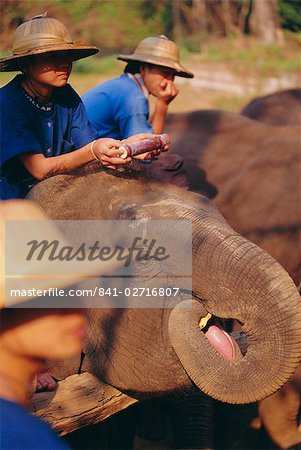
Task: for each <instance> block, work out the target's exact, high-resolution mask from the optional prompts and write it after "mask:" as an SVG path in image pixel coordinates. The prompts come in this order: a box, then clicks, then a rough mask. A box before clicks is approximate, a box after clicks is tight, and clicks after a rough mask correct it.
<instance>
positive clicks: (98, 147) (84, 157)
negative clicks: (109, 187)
mask: <svg viewBox="0 0 301 450" xmlns="http://www.w3.org/2000/svg"><path fill="white" fill-rule="evenodd" d="M120 145H121V142H120V141H117V140H115V139H108V138H104V139H97V140H95V141H94V143H93V152H94V154H95V156H94V155H93V153H92V151H91V148H92V143H89V144H87V145H85V146H84V147H82V148H80V149H78V150H74V151H73V152H70V153H66V154H63V155H59V156H53V157H50V158H46V157H45V156H44V155H43V154H41V153H39V154H34V153H26V154H22V155H20V160H21V162H22V163H23V164H24V166H25V167H26V169H27V170H28V172H30V173H31V175H32V176H33V177H35V178H36V179H37V180H43V179H45V178H47V177H50V176H53V175H58V174H62V173H69V172H71V171H72V170H75V169H78V168H79V167H82V166H83V165H85V164H87V163H89V162H91V161H93V160H94V159H97V160H99V161H100V162H101V164H102V165H103V166H105V167H110V166H111V167H115V165H118V164H126V163H128V162H129V161H130V160H131V158H127V159H121V158H119V157H118V156H117V155H118V154H119V153H118V148H116V147H118V146H120ZM95 157H96V158H95Z"/></svg>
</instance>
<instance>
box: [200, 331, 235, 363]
mask: <svg viewBox="0 0 301 450" xmlns="http://www.w3.org/2000/svg"><path fill="white" fill-rule="evenodd" d="M205 336H206V338H207V339H208V340H209V342H210V343H211V344H212V345H213V347H215V348H216V350H217V351H218V352H219V353H220V354H221V355H223V357H224V358H226V359H228V360H229V361H234V360H235V348H234V345H233V342H232V340H231V338H230V336H229V335H228V334H227V333H226V332H225V331H224V330H222V329H221V328H219V327H217V326H216V325H212V326H211V327H209V329H208V331H207V332H206V333H205Z"/></svg>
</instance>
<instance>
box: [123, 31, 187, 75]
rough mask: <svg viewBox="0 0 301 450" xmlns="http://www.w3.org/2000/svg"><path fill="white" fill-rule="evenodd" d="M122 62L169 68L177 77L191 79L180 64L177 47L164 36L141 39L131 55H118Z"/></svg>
mask: <svg viewBox="0 0 301 450" xmlns="http://www.w3.org/2000/svg"><path fill="white" fill-rule="evenodd" d="M117 59H121V60H122V61H139V62H145V63H149V64H155V65H156V66H163V67H169V68H170V69H174V70H175V71H176V75H178V76H179V77H185V78H193V73H192V72H190V71H189V70H188V69H186V68H185V67H184V66H182V65H181V63H180V53H179V49H178V46H177V45H176V44H175V43H174V42H173V41H171V40H169V39H168V38H167V37H166V36H163V35H161V36H157V37H148V38H145V39H143V40H142V41H141V42H140V44H139V45H138V46H137V47H136V49H135V51H134V53H132V54H131V55H118V56H117Z"/></svg>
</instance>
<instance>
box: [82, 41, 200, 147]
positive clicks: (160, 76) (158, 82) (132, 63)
mask: <svg viewBox="0 0 301 450" xmlns="http://www.w3.org/2000/svg"><path fill="white" fill-rule="evenodd" d="M118 59H121V60H123V61H127V62H128V64H127V66H126V68H125V73H124V74H123V75H121V77H120V78H115V79H114V80H110V81H107V82H106V83H103V84H101V85H99V86H96V87H94V88H93V89H91V90H90V91H88V92H87V93H86V94H84V95H83V97H82V100H83V102H84V105H85V106H86V109H87V113H88V117H89V120H90V122H91V123H92V125H93V126H94V128H95V129H96V130H97V136H98V137H113V138H115V139H125V138H127V137H129V136H131V135H132V134H136V133H143V132H150V133H151V132H154V133H162V131H163V128H164V122H165V117H166V114H167V110H168V105H169V103H170V102H171V101H172V100H173V99H174V98H175V97H176V95H177V93H178V90H177V88H176V86H175V85H174V78H175V76H180V77H186V78H192V77H193V74H192V73H191V72H190V71H189V70H187V69H186V68H185V67H183V66H182V65H181V64H180V62H179V49H178V47H177V45H176V44H175V43H174V42H173V41H171V40H169V39H167V38H166V37H165V36H158V37H149V38H146V39H143V41H141V42H140V44H139V45H138V47H137V48H136V50H135V51H134V53H133V54H131V55H119V56H118ZM149 95H153V96H154V97H156V105H155V110H154V114H153V115H152V117H151V118H150V117H149V104H148V96H149Z"/></svg>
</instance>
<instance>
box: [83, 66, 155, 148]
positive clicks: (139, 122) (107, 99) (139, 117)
mask: <svg viewBox="0 0 301 450" xmlns="http://www.w3.org/2000/svg"><path fill="white" fill-rule="evenodd" d="M82 100H83V102H84V105H85V107H86V110H87V113H88V118H89V120H90V122H91V123H92V125H93V126H94V128H95V129H96V130H97V133H98V137H111V138H113V139H120V140H122V139H126V138H128V137H129V136H132V135H133V134H137V133H153V128H152V126H151V124H150V122H149V105H148V100H147V98H146V97H145V95H144V94H143V92H142V91H141V89H140V88H139V86H138V84H137V83H136V81H135V80H134V79H132V78H129V77H128V76H127V75H126V74H123V75H121V76H120V77H119V78H115V79H114V80H110V81H107V82H106V83H103V84H100V85H98V86H96V87H94V88H93V89H91V90H90V91H88V92H86V94H84V95H83V96H82Z"/></svg>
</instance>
